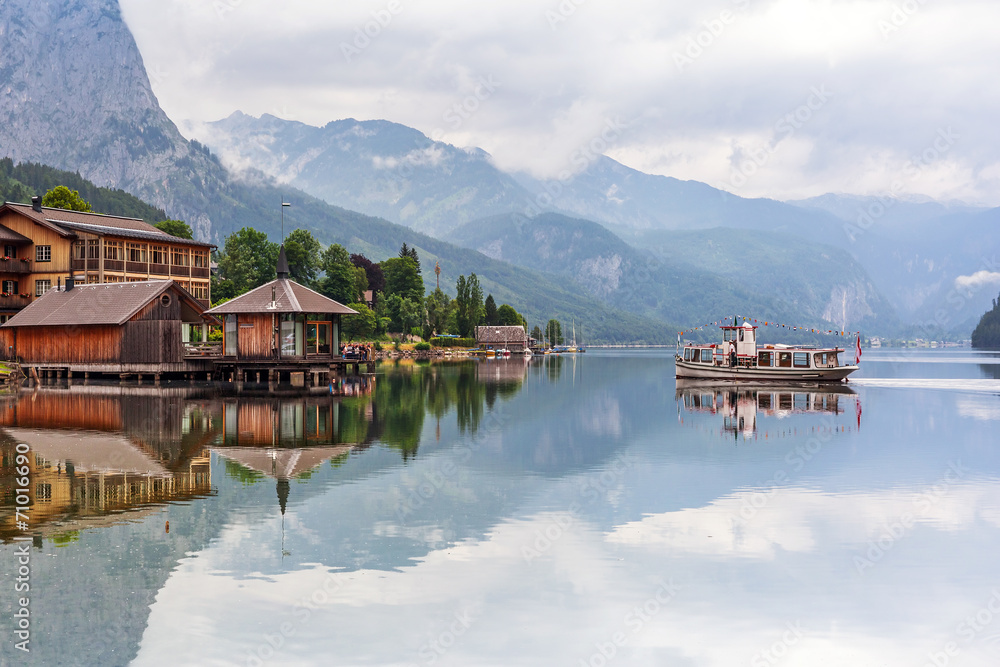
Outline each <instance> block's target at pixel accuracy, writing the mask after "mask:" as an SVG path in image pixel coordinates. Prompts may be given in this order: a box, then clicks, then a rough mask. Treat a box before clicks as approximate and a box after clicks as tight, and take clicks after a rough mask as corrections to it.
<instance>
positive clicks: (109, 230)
mask: <svg viewBox="0 0 1000 667" xmlns="http://www.w3.org/2000/svg"><path fill="white" fill-rule="evenodd" d="M0 208H8V209H11V210H14V211H17V212H18V213H20V214H21V215H24V216H26V217H28V218H31V219H32V220H34V221H35V222H37V223H38V224H40V225H42V226H44V227H48V228H49V229H52V230H53V231H55V232H56V233H58V234H60V235H61V236H74V234H73V231H72V230H73V229H74V228H80V229H82V231H87V232H92V233H95V234H118V235H121V236H128V232H129V231H132V232H142V233H144V234H149V235H155V237H157V238H162V240H163V241H164V242H170V241H173V242H174V243H176V242H181V243H191V244H194V245H203V246H212V244H211V243H204V242H202V241H191V240H190V239H181V238H178V237H176V236H171V235H170V234H167V233H166V232H163V231H161V230H159V229H157V228H156V227H154V226H153V225H151V224H149V223H148V222H146V221H144V220H140V219H139V218H125V217H122V216H117V215H104V214H103V213H84V212H82V211H68V210H66V209H62V208H52V207H49V206H43V207H42V212H41V213H39V212H38V211H36V210H35V209H33V208H32V207H31V204H17V203H14V202H5V203H4V204H3V207H0ZM81 225H82V226H85V227H78V226H81ZM89 227H95V228H94V229H89ZM145 238H152V237H145ZM213 247H214V246H213Z"/></svg>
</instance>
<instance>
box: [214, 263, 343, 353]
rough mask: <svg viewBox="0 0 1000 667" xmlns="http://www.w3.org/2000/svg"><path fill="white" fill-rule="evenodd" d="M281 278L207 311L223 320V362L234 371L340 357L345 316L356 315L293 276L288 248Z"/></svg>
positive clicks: (279, 272) (279, 271) (280, 266)
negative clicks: (291, 276) (237, 368)
mask: <svg viewBox="0 0 1000 667" xmlns="http://www.w3.org/2000/svg"><path fill="white" fill-rule="evenodd" d="M277 274H278V278H277V279H276V280H272V281H271V282H269V283H267V284H265V285H261V286H260V287H258V288H257V289H254V290H251V291H249V292H247V293H246V294H243V295H241V296H238V297H236V298H235V299H233V300H231V301H227V302H226V303H223V304H221V305H218V306H216V307H215V308H212V309H211V310H209V311H208V314H210V315H213V316H215V317H217V318H219V319H220V320H222V322H223V346H222V359H223V361H226V362H231V363H232V364H234V365H235V366H234V367H243V368H246V367H249V366H253V367H256V368H260V367H261V366H262V365H264V366H266V365H268V364H277V365H280V364H282V363H288V364H292V365H296V364H297V365H300V366H301V365H302V363H303V362H313V363H316V364H324V363H325V364H329V363H330V362H333V361H335V360H338V359H339V358H340V318H341V317H342V316H343V315H356V314H357V311H355V310H353V309H351V308H348V307H347V306H344V305H343V304H340V303H338V302H336V301H334V300H333V299H330V298H328V297H325V296H323V295H322V294H320V293H319V292H314V291H313V290H311V289H309V288H308V287H305V286H303V285H300V284H298V283H297V282H295V281H294V280H289V278H288V261H287V260H286V258H285V249H284V247H282V248H281V250H280V252H279V255H278V267H277Z"/></svg>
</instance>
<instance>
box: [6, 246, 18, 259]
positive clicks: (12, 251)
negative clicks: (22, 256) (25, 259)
mask: <svg viewBox="0 0 1000 667" xmlns="http://www.w3.org/2000/svg"><path fill="white" fill-rule="evenodd" d="M3 254H4V256H5V257H12V258H16V257H17V248H16V247H15V246H12V245H5V246H4V247H3Z"/></svg>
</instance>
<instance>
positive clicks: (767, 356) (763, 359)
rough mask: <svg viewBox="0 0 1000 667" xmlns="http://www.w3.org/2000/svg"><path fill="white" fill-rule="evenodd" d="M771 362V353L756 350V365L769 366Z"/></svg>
mask: <svg viewBox="0 0 1000 667" xmlns="http://www.w3.org/2000/svg"><path fill="white" fill-rule="evenodd" d="M771 364H772V361H771V353H770V352H758V353H757V365H758V366H770V365H771Z"/></svg>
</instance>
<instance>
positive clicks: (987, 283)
mask: <svg viewBox="0 0 1000 667" xmlns="http://www.w3.org/2000/svg"><path fill="white" fill-rule="evenodd" d="M995 285H1000V273H997V272H995V271H987V270H985V269H983V270H982V271H976V272H975V273H973V274H971V275H968V276H959V277H957V278H955V289H960V290H977V289H979V288H981V287H991V286H995Z"/></svg>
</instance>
